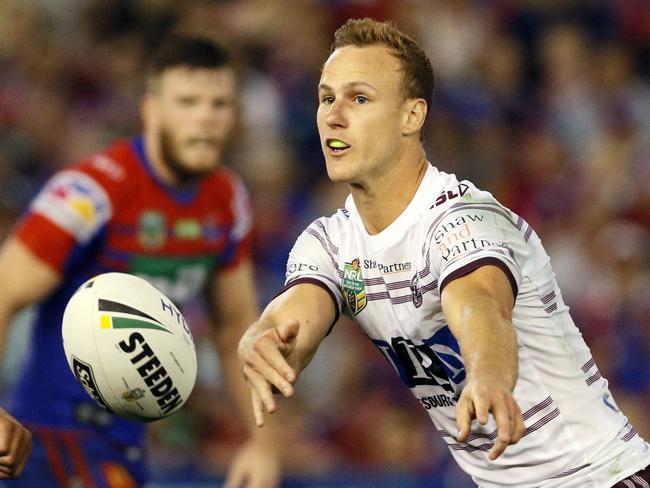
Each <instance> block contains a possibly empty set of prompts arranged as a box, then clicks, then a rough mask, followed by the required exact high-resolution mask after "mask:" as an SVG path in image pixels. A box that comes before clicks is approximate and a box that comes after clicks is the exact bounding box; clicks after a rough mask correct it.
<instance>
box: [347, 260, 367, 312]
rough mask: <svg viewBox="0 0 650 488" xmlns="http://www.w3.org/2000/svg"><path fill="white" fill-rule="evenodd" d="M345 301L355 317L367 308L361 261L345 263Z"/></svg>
mask: <svg viewBox="0 0 650 488" xmlns="http://www.w3.org/2000/svg"><path fill="white" fill-rule="evenodd" d="M343 299H344V300H345V303H347V304H348V309H350V312H352V314H353V315H356V314H358V313H359V312H361V310H363V309H364V308H365V307H366V303H367V302H366V285H365V284H364V282H363V274H362V273H361V265H360V262H359V259H358V258H356V259H353V260H352V262H351V263H345V268H344V269H343Z"/></svg>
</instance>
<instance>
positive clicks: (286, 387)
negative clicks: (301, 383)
mask: <svg viewBox="0 0 650 488" xmlns="http://www.w3.org/2000/svg"><path fill="white" fill-rule="evenodd" d="M265 342H267V344H262V341H259V342H256V344H255V346H254V347H253V351H252V352H251V353H249V354H247V355H246V357H245V358H244V364H245V365H247V366H248V367H249V368H250V369H252V370H255V371H257V372H258V373H260V374H261V375H262V376H264V377H265V378H266V379H267V380H268V381H270V382H271V383H272V384H273V385H274V386H275V387H276V388H277V389H278V390H280V391H281V392H282V393H283V394H284V395H285V396H291V395H292V394H293V386H292V385H291V383H290V382H289V380H288V379H287V378H288V377H291V378H294V377H295V375H294V373H293V369H292V368H291V366H289V364H288V363H287V361H286V360H285V359H284V357H283V356H282V354H281V353H280V351H278V349H277V347H275V346H270V345H269V344H268V341H265Z"/></svg>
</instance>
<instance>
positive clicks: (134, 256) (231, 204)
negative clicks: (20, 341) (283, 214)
mask: <svg viewBox="0 0 650 488" xmlns="http://www.w3.org/2000/svg"><path fill="white" fill-rule="evenodd" d="M237 105H238V101H237V88H236V80H235V73H234V70H233V68H232V65H231V60H230V58H229V54H228V52H227V51H226V50H225V49H223V48H222V47H221V46H218V45H215V44H213V43H212V42H210V41H207V40H204V39H198V38H174V39H170V40H168V41H166V43H165V44H164V45H163V46H162V47H161V49H160V50H159V52H158V53H157V54H156V55H155V56H154V58H153V61H152V63H151V69H150V71H149V72H148V77H147V86H146V94H145V96H144V99H143V102H142V111H141V113H142V121H143V128H144V132H143V135H142V136H140V137H135V138H133V139H130V140H118V141H116V142H115V143H113V144H112V145H111V146H110V147H108V148H107V149H105V150H104V151H102V152H100V153H97V154H95V155H93V156H91V157H90V158H88V159H87V160H85V161H82V162H80V163H78V164H74V165H72V166H69V167H67V168H65V169H64V170H62V171H60V172H59V173H57V174H55V175H54V176H53V177H52V178H51V180H50V181H49V182H48V183H47V185H46V186H45V187H44V188H43V190H42V191H41V192H40V194H39V195H38V196H37V197H36V198H35V199H34V201H33V202H32V204H31V206H30V208H29V210H28V212H27V213H26V214H25V215H24V216H23V218H22V219H21V220H20V221H19V223H18V224H17V226H16V228H15V230H14V232H13V233H12V234H11V235H10V236H9V238H8V239H7V241H6V242H5V243H4V245H3V247H2V250H1V251H0V281H1V282H3V283H5V285H6V286H5V287H4V288H3V293H2V296H1V297H0V331H1V338H2V342H3V344H2V345H3V346H4V342H5V340H6V337H7V332H8V331H7V329H8V326H9V324H10V322H11V319H12V317H13V316H14V314H15V313H16V312H17V311H18V310H20V309H21V308H22V307H24V306H26V305H29V304H38V308H37V311H36V318H35V327H34V330H33V336H32V338H31V345H30V349H29V352H28V357H27V359H26V364H25V367H24V370H23V371H22V374H21V375H20V376H19V378H18V381H17V384H16V387H15V391H14V392H13V394H12V397H11V400H10V405H9V408H8V410H9V411H10V412H11V413H13V414H14V415H16V416H17V417H18V418H19V420H20V422H22V423H23V425H25V426H26V427H27V428H28V429H29V430H30V431H31V432H32V434H33V436H34V441H33V451H32V455H31V457H30V460H29V461H28V463H27V465H26V468H25V470H24V472H23V473H22V476H21V477H20V478H19V480H18V482H16V485H15V486H26V487H32V488H33V487H37V486H38V487H39V488H47V487H71V486H84V487H86V488H89V487H96V488H101V487H103V488H107V487H121V488H128V487H136V486H142V485H143V484H144V482H145V480H146V479H147V472H146V459H145V456H144V453H143V452H142V446H143V436H144V430H145V425H144V424H143V423H136V422H131V421H127V420H125V419H123V418H119V417H116V416H113V415H110V414H108V413H107V412H106V411H103V410H102V409H101V408H100V407H98V406H97V405H95V404H94V403H93V402H92V400H90V398H89V397H88V396H87V394H86V393H85V392H84V391H83V389H82V387H81V386H80V385H79V384H78V383H77V381H75V379H74V377H73V375H72V374H71V373H70V370H69V369H68V365H67V363H66V360H65V356H64V353H63V347H62V341H61V317H62V313H63V310H64V307H65V305H66V303H67V301H68V299H69V297H70V296H71V295H72V294H73V292H74V291H75V289H76V288H77V287H78V286H79V285H80V284H81V283H83V282H84V281H85V280H86V279H88V278H89V277H91V276H93V275H96V274H99V273H104V272H108V271H122V272H128V273H133V274H136V275H139V276H142V277H144V278H146V279H148V280H149V281H151V282H152V283H153V284H155V285H156V286H157V287H159V288H160V289H161V290H162V291H164V293H166V294H167V295H168V296H169V297H171V298H172V299H173V300H174V301H175V302H176V303H177V304H178V305H180V306H181V307H182V306H183V304H185V303H187V302H188V301H189V300H191V299H194V298H195V297H196V296H197V295H199V294H201V293H204V292H205V293H206V297H207V302H208V303H209V304H210V305H211V309H212V311H213V312H214V316H215V319H214V320H215V337H216V347H217V349H218V353H219V357H220V360H221V367H222V370H223V372H224V375H225V383H226V384H227V386H228V387H229V389H230V392H231V394H232V396H233V398H234V401H235V404H236V405H239V406H241V408H239V410H240V411H241V412H248V411H249V409H248V408H244V406H246V407H247V406H248V395H247V390H246V387H245V384H244V382H243V380H242V378H241V375H240V372H239V369H238V364H237V356H236V348H237V341H238V339H239V337H240V336H241V334H242V333H243V331H244V329H245V327H246V326H247V325H248V324H250V323H251V322H252V321H253V320H254V319H255V317H256V316H257V306H256V293H255V287H254V278H253V269H252V267H251V257H250V241H251V228H252V217H251V210H250V205H249V200H248V196H247V192H246V190H245V188H244V186H243V184H242V182H241V181H240V179H239V178H238V177H237V176H236V175H235V174H233V173H232V172H230V171H229V170H227V169H225V168H223V167H222V166H221V163H222V157H223V152H224V148H225V145H226V143H227V141H228V137H229V134H230V133H231V131H232V129H233V126H234V124H235V120H236V113H237ZM4 418H5V420H4V421H5V422H11V421H12V420H11V418H10V417H8V416H7V415H6V414H4ZM247 423H248V426H249V427H250V428H251V436H250V438H249V440H248V441H247V443H246V444H245V445H244V446H243V447H242V449H241V450H240V451H239V453H238V454H237V456H236V458H235V461H234V462H233V464H232V466H231V469H230V473H229V480H228V482H229V483H230V485H231V486H237V487H239V486H246V487H251V488H252V487H259V488H262V487H269V488H271V487H275V486H277V484H278V483H279V479H280V465H279V458H278V457H277V452H278V448H279V443H278V442H277V440H276V439H275V437H274V433H273V432H264V430H260V429H256V428H255V427H254V421H253V419H252V418H251V419H247ZM2 425H3V424H2V423H0V475H5V474H7V475H17V474H19V471H20V468H21V467H22V463H24V458H25V454H26V452H27V451H28V445H29V442H28V440H29V436H28V434H27V433H26V431H25V430H24V429H23V428H21V427H20V426H19V425H18V424H16V423H15V422H14V423H13V426H14V427H13V430H12V431H7V429H4V430H3V429H2ZM7 443H10V444H11V445H12V446H14V449H13V452H12V456H14V457H16V458H17V459H18V460H19V461H17V462H14V465H12V464H11V463H9V462H7V460H6V456H5V457H3V456H2V454H3V453H6V452H7V449H5V450H4V451H3V450H2V448H3V446H6V445H7Z"/></svg>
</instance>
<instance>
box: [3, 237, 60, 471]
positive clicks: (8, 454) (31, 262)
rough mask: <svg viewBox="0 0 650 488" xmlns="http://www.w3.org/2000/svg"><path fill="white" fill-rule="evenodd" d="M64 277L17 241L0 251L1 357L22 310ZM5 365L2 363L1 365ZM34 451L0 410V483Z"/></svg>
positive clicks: (28, 436) (20, 428)
mask: <svg viewBox="0 0 650 488" xmlns="http://www.w3.org/2000/svg"><path fill="white" fill-rule="evenodd" d="M60 282H61V275H60V274H59V273H57V272H56V271H54V270H53V269H52V268H51V267H50V266H49V265H47V264H45V263H44V262H43V261H41V260H40V259H38V258H37V257H36V256H34V254H32V253H31V251H29V250H28V249H27V248H26V247H25V246H24V245H23V244H22V243H21V242H20V241H19V240H18V239H16V238H9V239H8V240H7V241H6V242H5V243H4V244H3V246H2V248H1V249H0V283H2V284H3V286H2V294H1V295H0V357H2V358H3V357H4V353H5V348H6V343H7V337H8V334H9V325H10V324H11V322H12V319H13V317H14V315H15V314H16V313H17V312H18V311H20V310H21V309H22V308H23V307H25V306H27V305H30V304H33V303H36V302H38V301H40V300H42V299H43V298H45V297H46V296H48V295H49V294H50V293H52V292H53V291H54V290H55V289H56V287H57V286H58V285H59V283H60ZM1 363H2V361H0V364H1ZM31 449H32V435H31V433H30V432H29V431H28V430H27V429H26V428H25V427H23V426H22V425H21V424H20V423H19V422H18V421H17V420H16V419H14V418H13V417H12V416H11V415H9V414H8V413H7V412H5V411H4V410H3V409H1V408H0V479H9V478H17V477H18V476H20V473H22V471H23V468H24V467H25V463H26V462H27V459H28V457H29V453H30V452H31Z"/></svg>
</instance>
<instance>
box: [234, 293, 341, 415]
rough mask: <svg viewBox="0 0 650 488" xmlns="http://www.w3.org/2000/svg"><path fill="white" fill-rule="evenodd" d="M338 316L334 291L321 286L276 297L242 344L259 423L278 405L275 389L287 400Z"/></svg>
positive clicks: (245, 336) (245, 367) (243, 363)
mask: <svg viewBox="0 0 650 488" xmlns="http://www.w3.org/2000/svg"><path fill="white" fill-rule="evenodd" d="M335 316H336V310H335V304H334V302H333V301H332V298H331V297H330V295H329V293H328V292H326V291H325V290H324V289H323V288H321V287H320V286H318V285H313V284H309V283H301V284H297V285H295V286H292V287H291V288H289V289H288V290H286V291H285V292H284V293H282V294H280V295H279V296H277V297H276V298H274V299H273V300H272V301H271V302H270V303H269V304H268V305H267V307H266V308H265V309H264V312H263V313H262V316H261V317H260V318H259V320H258V321H257V322H255V323H253V324H252V325H251V326H250V327H249V328H248V330H247V331H246V333H245V334H244V336H243V337H242V338H241V341H240V342H239V360H240V364H241V368H242V371H243V373H244V376H245V378H246V380H247V382H248V386H249V388H250V394H251V401H252V404H253V412H254V415H255V421H256V423H257V425H259V426H262V425H264V423H265V420H264V412H265V411H266V412H268V413H273V412H275V411H276V409H277V404H276V401H275V399H274V398H273V392H272V387H275V388H277V390H279V391H280V392H281V393H282V394H283V395H284V396H285V397H290V396H292V395H293V393H294V389H293V383H295V382H296V380H297V379H298V375H299V374H300V371H302V370H303V368H304V367H305V366H307V364H308V363H309V361H310V360H311V358H312V357H313V356H314V354H315V352H316V349H317V348H318V345H319V344H320V343H321V341H322V340H323V339H324V338H325V336H326V335H327V332H328V331H329V329H330V327H331V326H332V323H333V322H334V318H335Z"/></svg>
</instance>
